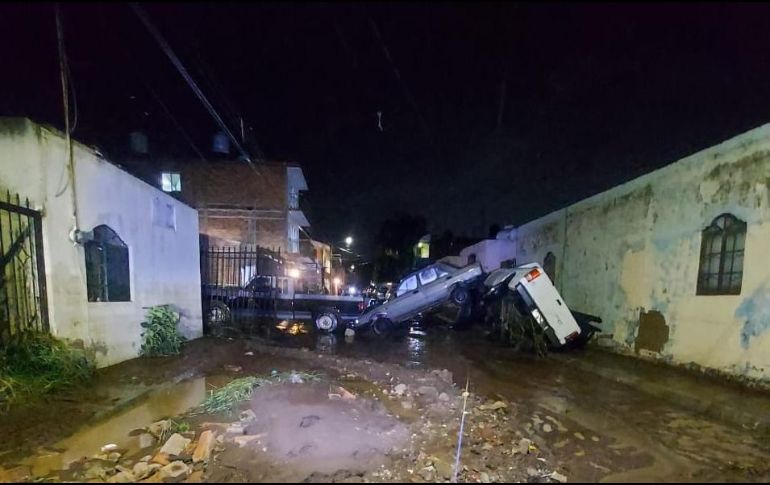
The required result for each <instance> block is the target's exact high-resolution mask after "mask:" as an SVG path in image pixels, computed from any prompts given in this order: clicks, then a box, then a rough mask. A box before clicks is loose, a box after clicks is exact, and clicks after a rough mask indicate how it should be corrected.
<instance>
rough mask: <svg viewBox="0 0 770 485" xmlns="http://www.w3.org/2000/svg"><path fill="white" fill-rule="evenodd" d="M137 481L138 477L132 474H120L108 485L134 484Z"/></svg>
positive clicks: (111, 479) (111, 478)
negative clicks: (112, 484)
mask: <svg viewBox="0 0 770 485" xmlns="http://www.w3.org/2000/svg"><path fill="white" fill-rule="evenodd" d="M135 481H136V477H135V476H134V474H133V473H131V472H119V473H117V474H116V475H113V476H111V477H110V479H109V480H107V482H108V483H133V482H135Z"/></svg>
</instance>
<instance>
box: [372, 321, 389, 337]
mask: <svg viewBox="0 0 770 485" xmlns="http://www.w3.org/2000/svg"><path fill="white" fill-rule="evenodd" d="M391 330H393V322H392V321H391V320H390V319H389V318H385V317H380V318H378V319H377V320H375V321H374V322H372V332H373V333H374V334H375V335H376V336H378V337H386V336H388V335H389V334H390V332H391Z"/></svg>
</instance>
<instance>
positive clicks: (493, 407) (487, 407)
mask: <svg viewBox="0 0 770 485" xmlns="http://www.w3.org/2000/svg"><path fill="white" fill-rule="evenodd" d="M479 409H480V410H482V411H498V410H500V409H508V405H507V404H506V403H504V402H503V401H495V402H494V403H492V404H484V405H481V406H479Z"/></svg>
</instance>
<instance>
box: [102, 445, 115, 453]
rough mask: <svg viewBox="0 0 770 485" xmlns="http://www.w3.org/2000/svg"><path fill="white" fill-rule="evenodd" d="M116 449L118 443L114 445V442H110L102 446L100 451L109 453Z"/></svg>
mask: <svg viewBox="0 0 770 485" xmlns="http://www.w3.org/2000/svg"><path fill="white" fill-rule="evenodd" d="M117 449H118V445H116V444H115V443H110V444H108V445H104V446H102V453H109V452H111V451H115V450H117Z"/></svg>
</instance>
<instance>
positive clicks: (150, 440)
mask: <svg viewBox="0 0 770 485" xmlns="http://www.w3.org/2000/svg"><path fill="white" fill-rule="evenodd" d="M137 439H138V441H139V448H141V449H145V448H149V447H151V446H153V445H154V444H155V441H156V440H155V436H153V435H152V434H151V433H142V434H140V435H139V437H138V438H137Z"/></svg>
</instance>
